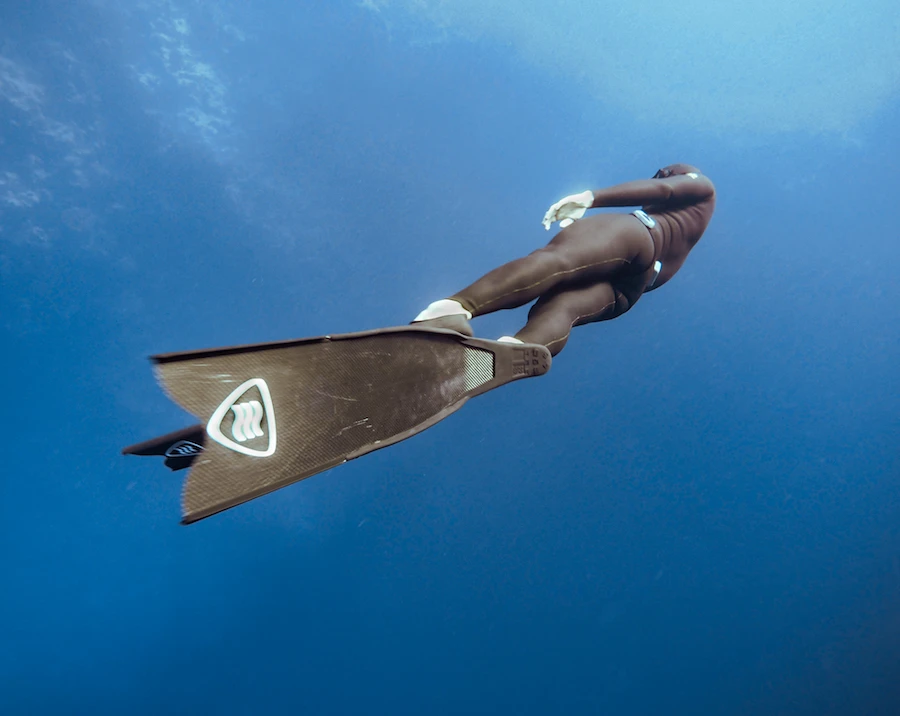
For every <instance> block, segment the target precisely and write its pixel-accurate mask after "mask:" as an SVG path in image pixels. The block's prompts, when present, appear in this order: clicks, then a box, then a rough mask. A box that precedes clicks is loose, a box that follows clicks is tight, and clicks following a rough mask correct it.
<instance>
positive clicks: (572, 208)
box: [543, 189, 594, 231]
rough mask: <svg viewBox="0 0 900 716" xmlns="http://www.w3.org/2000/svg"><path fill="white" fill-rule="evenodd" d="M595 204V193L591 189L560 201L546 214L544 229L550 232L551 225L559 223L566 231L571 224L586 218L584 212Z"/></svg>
mask: <svg viewBox="0 0 900 716" xmlns="http://www.w3.org/2000/svg"><path fill="white" fill-rule="evenodd" d="M593 203H594V192H592V191H591V190H590V189H588V190H587V191H583V192H581V193H580V194H572V195H571V196H567V197H565V198H564V199H560V200H559V201H558V202H556V203H555V204H554V205H553V206H551V207H550V208H549V209H547V213H546V214H544V221H543V224H544V228H545V229H546V230H547V231H550V224H552V223H553V222H554V221H558V222H559V226H560V228H561V229H565V228H566V227H567V226H569V224H573V223H575V220H576V219H580V218H581V217H582V216H584V212H585V211H587V210H588V209H590V208H591V206H592V205H593Z"/></svg>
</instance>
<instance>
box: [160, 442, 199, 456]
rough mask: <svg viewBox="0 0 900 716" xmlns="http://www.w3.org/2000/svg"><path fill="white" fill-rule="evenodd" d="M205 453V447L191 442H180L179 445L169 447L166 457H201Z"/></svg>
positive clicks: (174, 444) (173, 444)
mask: <svg viewBox="0 0 900 716" xmlns="http://www.w3.org/2000/svg"><path fill="white" fill-rule="evenodd" d="M201 452H203V446H202V445H198V444H197V443H192V442H191V441H190V440H179V441H178V442H177V443H172V444H171V445H169V449H168V450H166V457H190V456H191V455H199V454H200V453H201Z"/></svg>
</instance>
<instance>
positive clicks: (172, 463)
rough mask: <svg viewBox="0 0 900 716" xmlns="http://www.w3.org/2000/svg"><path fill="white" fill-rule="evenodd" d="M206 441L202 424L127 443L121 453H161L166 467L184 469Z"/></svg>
mask: <svg viewBox="0 0 900 716" xmlns="http://www.w3.org/2000/svg"><path fill="white" fill-rule="evenodd" d="M205 442H206V430H204V428H203V426H202V425H192V426H191V427H189V428H182V429H181V430H175V431H174V432H171V433H166V434H165V435H160V436H159V437H157V438H151V439H150V440H145V441H144V442H140V443H135V444H134V445H129V446H128V447H126V448H122V454H123V455H161V456H163V457H164V458H165V465H166V467H168V468H170V469H171V470H172V471H175V470H184V469H185V468H188V467H190V466H191V464H193V462H194V459H195V458H196V457H197V455H199V454H200V453H201V452H203V445H204V443H205Z"/></svg>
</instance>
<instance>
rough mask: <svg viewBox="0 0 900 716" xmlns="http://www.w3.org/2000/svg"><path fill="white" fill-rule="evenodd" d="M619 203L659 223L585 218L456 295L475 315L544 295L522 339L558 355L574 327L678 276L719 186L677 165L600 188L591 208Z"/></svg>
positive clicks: (629, 217) (626, 217)
mask: <svg viewBox="0 0 900 716" xmlns="http://www.w3.org/2000/svg"><path fill="white" fill-rule="evenodd" d="M619 206H621V207H625V206H643V207H644V211H645V212H646V213H647V214H648V215H649V216H650V217H651V218H652V219H653V222H651V223H655V226H653V227H652V228H650V227H648V226H646V225H645V224H644V223H642V221H641V220H640V219H639V218H638V217H637V216H635V215H633V214H598V215H595V216H591V217H586V218H583V219H580V220H578V221H575V222H574V223H573V224H571V225H569V226H568V227H566V228H565V229H563V230H562V231H560V232H559V233H558V234H557V235H556V236H555V237H554V238H553V240H552V241H551V242H550V243H549V244H548V245H547V246H545V247H543V248H541V249H538V250H537V251H534V252H533V253H531V254H529V255H528V256H525V257H523V258H520V259H517V260H515V261H511V262H510V263H508V264H505V265H504V266H501V267H500V268H497V269H494V270H493V271H491V272H490V273H488V274H487V275H485V276H484V277H482V278H480V279H479V280H478V281H476V282H475V283H473V284H472V285H470V286H468V287H467V288H465V289H463V290H462V291H460V292H459V293H457V294H455V295H453V296H451V298H452V299H453V300H455V301H458V302H459V303H460V304H462V306H463V307H464V308H465V309H466V310H468V311H470V312H471V313H472V316H473V317H474V316H480V315H484V314H486V313H491V312H493V311H498V310H501V309H507V308H516V307H518V306H523V305H525V304H527V303H530V302H531V301H534V300H535V299H537V303H535V304H534V306H533V307H532V308H531V310H530V311H529V313H528V323H527V324H526V325H525V327H524V328H523V329H522V330H521V331H519V332H518V333H517V334H516V338H518V339H520V340H522V341H524V342H526V343H539V344H542V345H545V346H547V347H548V348H549V349H550V352H551V353H552V354H553V355H556V354H557V353H559V352H560V351H561V350H562V349H563V347H564V346H565V344H566V341H567V340H568V338H569V333H570V331H571V329H572V326H578V325H582V324H585V323H593V322H595V321H605V320H609V319H610V318H616V317H617V316H620V315H622V314H623V313H625V312H626V311H628V310H629V309H630V308H631V307H632V306H633V305H634V304H635V303H636V302H637V300H638V299H639V298H640V297H641V296H642V295H643V294H644V293H645V291H647V290H651V289H655V288H659V287H660V286H662V285H663V284H665V283H666V282H667V281H668V280H669V279H671V278H672V276H673V275H674V274H675V272H677V271H678V269H679V268H681V265H682V264H683V263H684V260H685V259H686V258H687V255H688V253H689V252H690V250H691V249H692V248H693V247H694V246H695V245H696V243H697V241H699V240H700V237H701V236H702V235H703V232H704V231H705V230H706V227H707V225H708V224H709V220H710V218H711V217H712V214H713V210H714V208H715V188H714V187H713V184H712V182H711V181H709V179H708V178H706V177H705V176H703V175H702V174H700V172H699V170H697V169H696V168H694V167H692V166H689V165H686V164H675V165H670V166H669V167H666V168H665V169H661V170H660V171H659V172H658V173H657V175H656V176H655V177H654V178H653V179H648V180H641V181H635V182H628V183H626V184H620V185H617V186H614V187H610V188H608V189H600V190H598V191H596V192H594V203H593V205H592V207H591V208H600V207H619ZM657 261H659V262H660V263H661V264H662V268H661V271H660V273H659V275H658V276H657V275H656V270H655V268H654V265H655V263H656V262H657ZM654 279H655V280H654Z"/></svg>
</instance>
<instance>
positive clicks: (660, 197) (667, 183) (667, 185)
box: [591, 174, 715, 209]
mask: <svg viewBox="0 0 900 716" xmlns="http://www.w3.org/2000/svg"><path fill="white" fill-rule="evenodd" d="M714 192H715V189H714V188H713V184H712V182H711V181H710V180H709V179H707V178H706V177H705V176H703V175H702V174H697V175H693V176H692V175H691V174H679V175H677V176H672V177H667V178H665V179H639V180H637V181H629V182H625V183H624V184H616V185H615V186H611V187H607V188H605V189H597V190H596V191H595V192H594V203H593V204H592V205H591V208H592V209H600V208H603V207H613V206H649V205H655V206H660V205H665V204H668V203H678V204H684V203H691V202H695V201H703V200H704V199H708V198H709V197H711V196H712V195H713V193H714Z"/></svg>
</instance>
